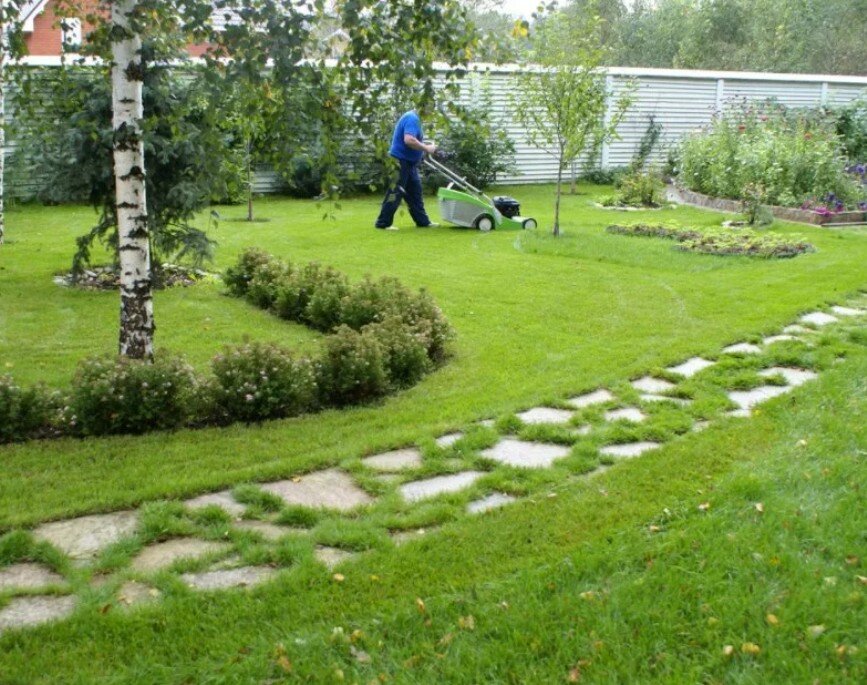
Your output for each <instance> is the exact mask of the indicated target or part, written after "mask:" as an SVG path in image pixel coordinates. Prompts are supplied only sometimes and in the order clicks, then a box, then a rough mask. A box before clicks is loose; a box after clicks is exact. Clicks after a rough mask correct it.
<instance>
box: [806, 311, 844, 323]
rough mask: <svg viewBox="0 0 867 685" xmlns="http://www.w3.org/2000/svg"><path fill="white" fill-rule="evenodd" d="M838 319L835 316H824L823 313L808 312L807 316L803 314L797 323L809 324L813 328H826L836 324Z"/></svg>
mask: <svg viewBox="0 0 867 685" xmlns="http://www.w3.org/2000/svg"><path fill="white" fill-rule="evenodd" d="M839 320H840V319H838V318H837V317H836V316H831V315H830V314H826V313H825V312H810V313H809V314H804V316H802V317H801V318H800V319H798V321H802V322H803V323H811V324H813V325H814V326H827V325H828V324H831V323H837V322H838V321H839Z"/></svg>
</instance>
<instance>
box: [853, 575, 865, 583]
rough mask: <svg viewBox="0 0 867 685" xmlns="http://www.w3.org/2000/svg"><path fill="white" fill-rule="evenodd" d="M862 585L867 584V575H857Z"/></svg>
mask: <svg viewBox="0 0 867 685" xmlns="http://www.w3.org/2000/svg"><path fill="white" fill-rule="evenodd" d="M855 578H857V579H858V582H859V583H861V585H867V576H855Z"/></svg>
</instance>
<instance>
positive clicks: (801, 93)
mask: <svg viewBox="0 0 867 685" xmlns="http://www.w3.org/2000/svg"><path fill="white" fill-rule="evenodd" d="M33 63H34V64H38V65H40V66H51V65H52V64H54V62H53V61H52V60H50V59H45V58H42V59H39V60H38V61H37V60H34V61H33ZM57 64H59V61H58V62H57ZM444 69H445V67H444V68H443V70H444ZM519 70H520V67H518V66H495V65H485V64H477V65H473V67H472V68H471V69H470V72H469V73H468V74H467V76H466V77H465V78H464V79H463V81H462V82H461V96H460V99H461V101H463V102H464V103H469V102H472V101H474V100H478V99H481V98H482V94H483V93H484V92H487V94H488V96H489V97H490V102H491V107H492V110H493V115H494V119H495V120H498V121H499V122H500V123H501V124H502V125H503V126H504V127H505V128H506V130H507V131H508V133H509V136H510V137H511V139H512V140H513V141H514V143H515V148H516V159H515V162H516V164H515V167H516V172H515V173H514V174H512V175H510V176H507V177H503V178H502V179H501V180H502V181H503V182H510V183H511V182H514V183H540V182H545V181H551V180H553V179H554V178H555V177H556V175H557V164H556V161H555V160H554V159H553V158H552V157H551V156H550V155H548V154H547V153H545V152H544V151H541V150H538V149H536V148H533V147H532V146H530V145H529V144H528V142H527V140H526V135H525V133H524V131H522V130H521V129H520V128H519V127H518V125H517V124H516V123H515V121H514V117H513V116H511V114H510V111H511V107H512V98H511V93H512V92H513V91H514V90H515V74H516V73H517V72H518V71H519ZM607 80H608V83H609V88H610V91H611V92H612V93H613V97H612V100H614V99H616V95H617V93H619V92H620V91H621V90H622V89H624V88H627V87H629V84H634V86H635V93H634V97H635V100H634V103H633V105H632V106H631V107H630V109H629V111H628V112H627V114H626V117H625V118H624V120H623V121H622V122H621V124H620V126H619V127H618V129H617V130H618V135H619V139H618V140H615V141H612V142H611V143H610V144H609V145H606V146H605V147H604V148H603V150H602V153H601V159H600V166H602V167H603V168H608V167H615V166H623V165H625V164H628V163H629V161H630V160H631V159H632V158H633V156H634V154H635V152H636V150H637V148H638V144H639V141H640V140H641V137H642V135H643V134H644V132H645V131H646V130H647V126H648V123H649V116H650V115H653V117H654V120H655V121H656V122H657V123H658V124H660V125H661V126H662V131H661V137H660V144H659V145H658V146H657V148H656V150H655V152H654V157H655V159H656V160H657V161H659V160H661V159H662V158H664V156H665V154H666V151H667V149H668V148H669V147H670V146H671V145H672V144H675V143H677V142H678V141H679V140H680V139H681V138H682V137H683V136H684V135H685V134H687V133H689V132H690V131H693V130H695V129H696V128H699V127H701V126H703V125H704V124H707V123H708V122H709V121H710V120H711V118H712V117H713V116H714V114H715V113H717V112H721V111H723V110H724V109H725V108H726V107H729V106H732V105H733V104H736V103H739V102H741V101H742V100H744V99H746V100H765V99H768V98H773V99H775V100H777V101H778V102H780V103H782V104H784V105H789V106H792V107H816V106H819V105H822V104H843V103H846V102H851V101H852V100H855V99H857V98H858V97H861V96H865V97H867V77H858V76H822V75H811V74H768V73H754V72H724V71H718V72H717V71H688V70H677V69H644V68H627V67H610V68H609V69H608V70H607ZM9 115H10V116H14V115H12V114H11V113H9ZM14 131H15V124H14V121H9V122H8V128H7V132H8V135H7V140H8V145H9V146H12V145H14V144H15V141H14ZM6 152H7V154H8V153H9V152H11V147H9V148H8V149H7V150H6ZM579 165H580V161H579ZM9 182H10V184H14V182H15V180H14V179H9ZM279 187H280V180H279V178H278V177H277V176H276V175H275V174H274V173H272V172H268V171H265V170H263V171H260V172H259V173H258V174H257V179H256V190H257V191H260V192H268V191H273V190H277V189H279ZM7 190H8V191H9V194H10V195H14V194H15V188H14V187H10V188H7Z"/></svg>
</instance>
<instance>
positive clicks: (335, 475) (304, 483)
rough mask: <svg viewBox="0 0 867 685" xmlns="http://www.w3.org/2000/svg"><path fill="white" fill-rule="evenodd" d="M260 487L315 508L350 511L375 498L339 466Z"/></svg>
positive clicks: (290, 501)
mask: <svg viewBox="0 0 867 685" xmlns="http://www.w3.org/2000/svg"><path fill="white" fill-rule="evenodd" d="M261 488H262V490H264V491H265V492H270V493H271V494H274V495H277V496H278V497H279V498H280V499H282V500H283V501H284V502H285V503H286V504H289V505H294V506H302V507H311V508H314V509H337V510H338V511H349V510H351V509H355V508H356V507H360V506H363V505H365V504H370V503H371V502H373V498H372V497H371V496H370V495H368V494H367V493H366V492H365V491H364V490H362V489H361V488H359V487H358V486H357V485H356V484H355V481H353V480H352V478H350V477H349V475H348V474H346V473H344V472H343V471H339V470H338V469H327V470H325V471H316V472H314V473H306V474H304V475H303V476H300V477H297V478H290V479H287V480H281V481H277V482H276V483H265V484H263V485H262V486H261Z"/></svg>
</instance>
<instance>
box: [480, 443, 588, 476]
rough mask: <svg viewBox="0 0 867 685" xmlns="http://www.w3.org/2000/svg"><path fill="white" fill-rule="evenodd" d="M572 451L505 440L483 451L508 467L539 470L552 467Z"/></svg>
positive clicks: (483, 453)
mask: <svg viewBox="0 0 867 685" xmlns="http://www.w3.org/2000/svg"><path fill="white" fill-rule="evenodd" d="M571 451H572V450H571V448H570V447H566V446H564V445H549V444H547V443H540V442H526V441H524V440H515V439H514V438H504V439H503V440H500V442H498V443H497V444H496V445H494V446H493V447H489V448H488V449H486V450H483V451H482V456H483V457H485V458H487V459H492V460H493V461H496V462H499V463H501V464H507V465H508V466H517V467H519V468H524V469H538V468H547V467H549V466H551V464H553V463H554V462H555V461H556V460H557V459H562V458H563V457H565V456H568V455H569V453H570V452H571Z"/></svg>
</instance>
